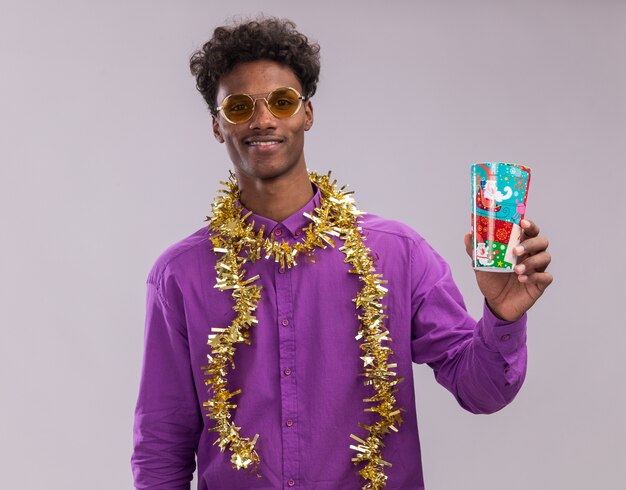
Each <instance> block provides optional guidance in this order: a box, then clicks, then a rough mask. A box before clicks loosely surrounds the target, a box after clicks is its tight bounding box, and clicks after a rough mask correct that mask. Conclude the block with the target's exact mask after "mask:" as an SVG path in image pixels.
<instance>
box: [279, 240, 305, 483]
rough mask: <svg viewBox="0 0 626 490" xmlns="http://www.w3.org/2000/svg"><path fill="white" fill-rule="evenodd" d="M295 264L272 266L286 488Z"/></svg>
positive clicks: (291, 464)
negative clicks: (274, 287) (274, 271)
mask: <svg viewBox="0 0 626 490" xmlns="http://www.w3.org/2000/svg"><path fill="white" fill-rule="evenodd" d="M273 233H274V236H275V237H276V238H277V239H278V238H279V237H281V235H282V236H285V232H284V230H282V229H281V228H276V229H275V230H274V231H273ZM296 273H297V267H291V268H285V267H280V266H278V264H277V267H276V274H275V276H274V277H275V280H276V302H277V313H278V316H277V319H276V320H277V324H278V325H277V326H278V343H279V356H280V367H279V369H280V371H281V374H282V376H280V394H281V410H282V420H283V424H282V433H283V434H282V435H283V437H282V444H283V448H282V449H283V451H282V452H283V475H284V478H285V480H283V481H284V482H285V483H286V486H287V487H295V486H296V481H297V480H298V478H299V473H298V472H299V469H300V468H299V467H300V454H299V451H298V447H299V441H298V424H297V423H296V421H297V420H298V414H297V406H298V403H297V391H296V376H294V375H293V374H294V373H295V371H294V366H295V365H296V357H295V356H296V348H295V325H294V323H293V300H292V298H293V295H292V285H291V277H292V275H293V274H296Z"/></svg>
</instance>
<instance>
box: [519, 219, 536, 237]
mask: <svg viewBox="0 0 626 490" xmlns="http://www.w3.org/2000/svg"><path fill="white" fill-rule="evenodd" d="M519 225H520V226H521V228H522V230H524V235H525V236H527V237H534V236H538V235H539V226H537V224H536V223H535V222H534V221H531V220H529V219H526V218H524V219H523V220H522V221H520V223H519Z"/></svg>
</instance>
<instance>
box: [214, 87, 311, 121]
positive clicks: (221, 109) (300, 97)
mask: <svg viewBox="0 0 626 490" xmlns="http://www.w3.org/2000/svg"><path fill="white" fill-rule="evenodd" d="M285 89H288V90H293V91H294V92H295V93H296V95H297V96H298V107H297V108H296V110H295V111H293V114H291V115H289V116H287V117H283V116H280V115H278V114H274V111H272V108H271V107H270V103H269V101H268V100H267V99H268V98H269V97H270V96H271V95H272V94H273V93H274V92H276V91H277V90H285ZM242 95H244V96H246V97H248V98H249V99H250V100H251V101H252V112H250V116H248V118H247V119H244V120H243V121H239V122H235V121H231V120H230V119H229V118H228V116H227V115H226V114H225V113H224V106H225V105H226V102H227V101H228V99H229V98H230V97H235V96H237V97H239V96H242ZM257 100H263V101H265V107H267V110H268V111H270V114H272V116H274V117H275V118H277V119H289V118H290V117H292V116H294V115H296V114H297V113H298V111H299V110H300V108H301V107H302V102H304V101H306V100H307V98H306V97H305V96H304V95H301V94H300V92H298V91H297V90H296V89H295V88H293V87H278V88H275V89H274V90H272V91H271V92H268V94H267V95H266V96H265V97H253V95H252V94H228V95H227V96H226V97H224V99H223V100H222V103H221V104H220V105H219V107H217V108H216V109H215V113H216V114H217V113H220V114H222V117H223V118H224V119H225V120H226V121H228V122H229V123H231V124H243V123H246V122H248V121H249V120H250V119H252V116H254V111H256V101H257Z"/></svg>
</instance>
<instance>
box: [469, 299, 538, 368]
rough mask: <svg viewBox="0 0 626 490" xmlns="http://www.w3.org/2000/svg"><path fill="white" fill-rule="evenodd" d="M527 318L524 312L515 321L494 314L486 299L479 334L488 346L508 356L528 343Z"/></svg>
mask: <svg viewBox="0 0 626 490" xmlns="http://www.w3.org/2000/svg"><path fill="white" fill-rule="evenodd" d="M526 318H527V316H526V313H524V314H523V315H522V316H521V317H520V319H519V320H517V321H514V322H508V321H506V320H502V319H500V318H498V317H497V316H495V315H494V314H493V312H492V311H491V309H489V306H488V305H487V301H485V303H484V305H483V318H482V322H480V323H481V325H480V327H481V328H480V332H479V335H480V337H481V338H482V340H483V342H484V343H485V345H486V346H487V348H489V349H490V350H493V351H497V352H500V353H501V354H502V355H503V356H504V357H505V358H507V357H508V355H510V354H513V353H515V352H517V351H518V350H519V349H520V348H522V347H524V346H525V345H526Z"/></svg>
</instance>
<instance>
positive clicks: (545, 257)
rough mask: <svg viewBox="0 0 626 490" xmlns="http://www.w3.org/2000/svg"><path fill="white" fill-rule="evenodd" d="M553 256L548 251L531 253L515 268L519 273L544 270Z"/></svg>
mask: <svg viewBox="0 0 626 490" xmlns="http://www.w3.org/2000/svg"><path fill="white" fill-rule="evenodd" d="M551 260H552V257H551V256H550V254H549V253H548V252H546V251H543V252H541V253H538V254H536V255H530V256H528V257H526V258H525V259H524V260H522V261H521V262H519V263H518V264H517V265H516V266H515V268H514V270H515V272H516V273H517V274H524V275H531V274H533V273H535V272H544V271H545V270H546V268H547V267H548V265H549V264H550V261H551Z"/></svg>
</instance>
